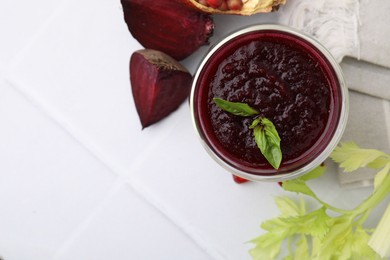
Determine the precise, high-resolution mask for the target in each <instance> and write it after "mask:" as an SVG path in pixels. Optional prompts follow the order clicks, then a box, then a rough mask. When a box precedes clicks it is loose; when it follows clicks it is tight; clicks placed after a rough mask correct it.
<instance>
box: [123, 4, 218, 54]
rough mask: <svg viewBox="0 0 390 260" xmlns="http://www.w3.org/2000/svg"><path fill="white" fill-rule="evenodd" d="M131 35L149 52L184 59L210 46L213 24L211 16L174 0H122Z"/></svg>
mask: <svg viewBox="0 0 390 260" xmlns="http://www.w3.org/2000/svg"><path fill="white" fill-rule="evenodd" d="M121 3H122V6H123V12H124V18H125V21H126V23H127V27H128V28H129V31H130V33H131V34H132V35H133V37H134V38H135V39H136V40H138V42H139V43H140V44H141V45H142V46H144V47H145V48H148V49H155V50H159V51H162V52H164V53H166V54H168V55H169V56H171V57H173V58H174V59H176V60H182V59H184V58H186V57H188V56H189V55H191V54H192V53H193V52H195V51H196V50H197V49H198V48H199V47H200V46H202V45H206V44H208V43H209V38H210V36H211V35H212V33H213V30H214V22H213V20H212V17H211V16H210V15H209V14H206V13H202V12H199V11H197V10H195V9H193V8H189V7H188V6H186V5H185V4H183V3H181V2H177V1H175V0H121Z"/></svg>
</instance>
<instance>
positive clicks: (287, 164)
mask: <svg viewBox="0 0 390 260" xmlns="http://www.w3.org/2000/svg"><path fill="white" fill-rule="evenodd" d="M339 89H340V86H339V82H338V80H337V76H336V74H335V71H334V70H333V68H332V66H331V65H330V64H329V62H328V61H327V59H326V58H325V57H324V55H323V54H322V53H321V52H320V51H318V50H317V49H316V48H315V47H314V46H313V45H312V44H311V43H309V42H307V41H305V40H303V39H300V38H298V37H297V36H294V35H292V34H289V33H286V32H279V31H272V30H268V31H258V32H256V31H255V32H249V33H246V34H243V35H240V36H238V37H236V38H234V39H233V40H230V41H229V42H227V43H225V44H224V45H223V46H222V47H221V48H219V49H218V50H217V51H216V52H215V53H214V54H213V55H212V56H211V58H210V59H209V60H208V62H207V63H206V64H205V66H204V67H203V69H202V71H201V72H200V74H199V77H198V83H197V84H196V93H197V94H196V95H195V98H194V104H195V107H194V109H195V120H196V121H197V124H198V125H199V126H200V132H201V135H203V137H204V139H205V141H206V143H207V144H208V146H210V148H211V149H212V151H213V152H214V153H215V154H217V155H218V156H219V157H220V158H221V159H222V160H223V161H224V162H225V163H227V164H228V165H230V166H233V167H234V168H237V169H239V170H241V171H244V172H247V173H252V174H257V175H268V174H278V173H285V172H289V171H294V170H296V169H297V168H299V167H302V166H303V165H306V164H308V163H309V162H311V161H312V160H313V159H314V158H316V157H317V156H318V155H319V154H320V153H321V152H322V151H323V150H324V149H325V147H326V145H327V144H328V143H329V141H330V139H331V138H332V136H333V134H334V132H335V130H336V128H337V123H338V117H339V113H340V109H341V108H340V107H341V102H342V101H341V98H340V97H339V96H340V93H339ZM214 97H219V98H222V99H225V100H228V101H232V102H243V103H247V104H248V105H250V106H251V107H253V108H255V109H256V110H258V111H259V112H260V114H259V115H260V116H263V117H266V118H268V119H270V120H271V121H272V122H273V123H274V125H275V126H276V129H277V131H278V133H279V135H280V137H281V150H282V154H283V159H282V163H281V166H280V168H279V169H278V170H275V169H273V168H272V166H271V165H270V164H269V163H268V162H267V161H266V159H265V158H264V156H263V155H262V154H261V152H260V150H259V148H258V147H257V145H256V143H255V140H254V136H253V130H251V129H249V126H250V124H251V122H252V121H253V117H248V118H245V117H240V116H235V115H232V114H229V113H228V112H226V111H223V110H221V109H220V108H218V107H217V106H216V105H215V103H214V102H213V100H212V99H213V98H214Z"/></svg>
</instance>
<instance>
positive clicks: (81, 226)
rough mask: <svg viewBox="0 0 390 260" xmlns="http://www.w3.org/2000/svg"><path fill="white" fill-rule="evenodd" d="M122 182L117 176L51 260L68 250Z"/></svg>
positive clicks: (112, 196)
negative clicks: (100, 199) (97, 203)
mask: <svg viewBox="0 0 390 260" xmlns="http://www.w3.org/2000/svg"><path fill="white" fill-rule="evenodd" d="M123 184H124V182H123V180H122V178H120V177H118V178H117V179H116V181H115V183H114V184H113V185H112V187H111V188H110V190H109V191H108V192H107V194H106V196H105V197H104V199H103V200H102V201H101V202H100V203H99V205H97V206H96V207H95V208H94V209H93V210H92V212H91V213H90V214H89V215H88V216H87V217H86V218H84V220H83V221H82V222H81V224H79V225H78V227H77V228H76V229H75V231H73V232H72V233H71V235H70V236H68V238H67V239H66V240H65V242H63V243H62V244H61V246H60V248H59V249H57V251H56V253H55V255H54V256H53V260H56V259H59V258H60V257H61V256H62V255H63V254H65V253H66V252H67V250H69V248H70V247H71V246H72V243H73V242H74V241H75V240H76V239H77V238H78V237H80V236H81V235H82V234H83V233H84V232H85V231H86V230H87V228H88V226H89V225H90V223H91V222H92V221H93V220H94V218H95V217H96V216H97V215H98V214H99V213H100V212H101V211H102V210H103V209H104V207H105V206H107V205H108V203H109V202H110V201H111V199H113V198H114V196H115V194H116V193H117V192H118V191H119V189H120V188H121V187H122V186H123Z"/></svg>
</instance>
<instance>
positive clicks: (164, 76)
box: [130, 49, 192, 128]
mask: <svg viewBox="0 0 390 260" xmlns="http://www.w3.org/2000/svg"><path fill="white" fill-rule="evenodd" d="M191 81H192V76H191V74H190V73H189V72H188V71H187V69H186V68H185V67H183V66H182V65H181V64H180V63H178V62H177V61H176V60H174V59H173V58H171V57H170V56H168V55H166V54H164V53H162V52H160V51H155V50H149V49H148V50H139V51H136V52H134V53H133V54H132V56H131V59H130V82H131V88H132V92H133V98H134V103H135V106H136V108H137V112H138V115H139V118H140V120H141V124H142V128H145V127H147V126H150V125H151V124H153V123H155V122H157V121H159V120H161V119H163V118H164V117H166V116H167V115H169V114H170V113H171V112H173V111H174V110H176V109H177V108H178V107H179V105H180V104H181V103H182V102H183V101H184V100H185V99H186V98H187V96H188V95H189V93H190V89H191Z"/></svg>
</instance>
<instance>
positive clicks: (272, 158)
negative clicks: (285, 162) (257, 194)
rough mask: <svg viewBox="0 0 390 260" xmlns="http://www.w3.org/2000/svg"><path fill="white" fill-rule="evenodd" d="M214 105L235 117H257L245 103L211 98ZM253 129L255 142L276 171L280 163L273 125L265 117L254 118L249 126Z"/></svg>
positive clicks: (279, 152)
mask: <svg viewBox="0 0 390 260" xmlns="http://www.w3.org/2000/svg"><path fill="white" fill-rule="evenodd" d="M213 101H214V102H215V104H216V105H217V106H218V107H219V108H221V109H222V110H224V111H226V112H229V113H231V114H233V115H236V116H244V117H249V116H257V115H258V114H259V112H258V111H257V110H256V109H254V108H252V107H250V106H249V105H248V104H246V103H240V102H230V101H227V100H224V99H221V98H213ZM249 128H250V129H253V134H254V137H255V142H256V144H257V147H259V149H260V151H261V153H262V154H263V156H264V157H265V159H267V161H268V162H269V163H270V164H271V165H272V167H274V168H275V169H278V168H279V166H280V163H281V162H282V150H281V149H280V137H279V134H278V132H277V130H276V127H275V125H274V124H273V123H272V122H271V120H269V119H267V118H265V117H256V118H255V119H254V120H253V122H252V124H251V125H250V126H249Z"/></svg>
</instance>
